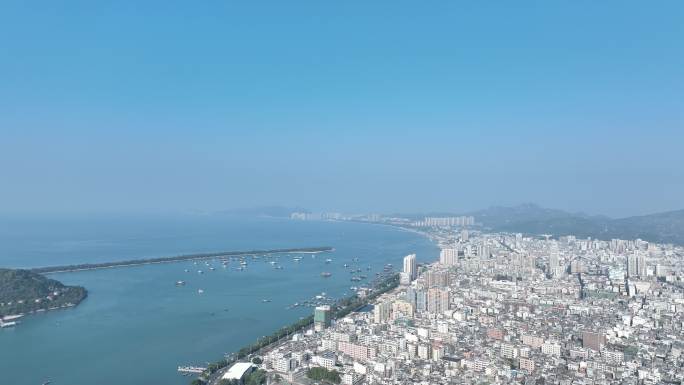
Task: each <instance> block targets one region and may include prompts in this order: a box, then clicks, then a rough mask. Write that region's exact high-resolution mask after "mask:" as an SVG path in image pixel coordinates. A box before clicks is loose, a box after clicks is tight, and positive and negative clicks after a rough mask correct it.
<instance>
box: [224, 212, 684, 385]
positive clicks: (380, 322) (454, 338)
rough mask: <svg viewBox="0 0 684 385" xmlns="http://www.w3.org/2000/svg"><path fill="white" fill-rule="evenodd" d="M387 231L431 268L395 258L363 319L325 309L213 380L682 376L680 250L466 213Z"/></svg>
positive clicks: (637, 380) (628, 379)
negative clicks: (405, 238)
mask: <svg viewBox="0 0 684 385" xmlns="http://www.w3.org/2000/svg"><path fill="white" fill-rule="evenodd" d="M325 217H328V218H329V217H330V216H329V215H326V216H325ZM293 218H295V219H320V217H318V216H316V217H313V218H311V217H306V216H304V215H301V214H295V215H293ZM337 219H343V218H340V217H338V218H337ZM366 219H367V220H370V221H377V220H378V219H379V218H378V217H375V216H371V217H369V218H366ZM383 221H384V222H387V220H383ZM392 221H394V222H395V223H394V224H395V225H402V226H409V227H413V228H415V229H416V231H421V232H423V233H424V234H425V235H426V236H428V237H430V238H431V239H432V240H433V241H435V242H436V243H438V244H439V246H440V248H441V253H440V257H439V261H435V262H432V263H425V264H422V265H419V264H417V263H416V255H408V256H405V257H404V258H403V265H402V269H401V272H400V285H399V286H398V287H397V288H395V289H393V290H391V291H389V292H387V293H385V294H383V295H381V296H380V297H378V298H377V299H375V300H373V301H372V305H373V306H372V309H371V308H370V307H367V308H364V309H363V310H362V311H358V312H353V313H350V314H348V315H346V316H345V317H342V318H338V319H332V316H331V309H330V307H329V306H320V307H317V308H316V309H315V310H314V323H313V326H312V327H311V328H309V329H306V330H304V331H302V332H299V333H295V334H293V335H292V336H291V338H289V339H288V340H287V341H286V342H280V343H278V344H275V345H274V346H272V347H269V348H268V349H265V350H264V352H262V354H261V355H260V356H257V355H254V356H252V362H256V363H258V365H257V364H252V363H249V362H247V363H238V364H235V365H236V366H234V367H233V368H231V369H230V370H228V371H227V372H226V373H225V374H224V375H223V377H219V378H222V379H223V381H224V382H225V381H240V380H241V379H242V380H244V379H245V378H246V377H244V376H247V375H248V374H249V373H250V372H251V371H252V370H254V369H256V368H257V367H258V369H259V371H261V372H262V373H269V374H270V376H267V378H268V379H269V381H270V382H272V383H292V384H311V383H313V382H315V381H317V380H321V381H325V382H333V383H342V384H345V385H361V384H367V385H373V384H383V385H384V384H387V385H389V384H426V385H427V384H450V383H453V384H477V383H497V384H503V383H513V382H515V383H524V384H542V383H550V384H635V385H636V384H662V383H681V381H682V380H683V379H684V369H682V367H683V365H684V356H682V351H683V350H684V343H683V342H682V341H684V335H683V331H682V325H683V324H682V322H683V321H684V319H683V316H682V311H683V310H684V290H683V287H682V282H681V276H682V271H681V264H680V263H679V261H681V258H682V257H684V248H682V247H679V246H674V245H672V244H656V243H652V242H646V241H643V240H640V239H636V240H621V239H612V240H608V241H603V240H594V239H578V238H576V237H574V236H563V237H558V238H557V239H554V238H552V237H551V236H548V235H546V236H524V235H523V234H519V233H518V234H507V233H486V232H482V231H479V230H473V229H469V227H468V226H469V225H472V224H474V218H472V217H452V218H430V217H428V218H425V219H423V220H422V221H417V222H415V221H414V222H407V221H404V220H401V221H398V222H397V221H396V220H390V222H392ZM398 262H402V261H401V259H399V258H398ZM364 295H366V292H365V291H364V292H359V296H364ZM321 373H323V374H321Z"/></svg>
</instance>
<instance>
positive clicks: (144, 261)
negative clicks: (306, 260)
mask: <svg viewBox="0 0 684 385" xmlns="http://www.w3.org/2000/svg"><path fill="white" fill-rule="evenodd" d="M333 250H334V249H333V248H332V247H330V246H321V247H302V248H293V249H272V250H247V251H220V252H214V253H200V254H185V255H176V256H173V257H158V258H141V259H130V260H125V261H114V262H101V263H82V264H78V265H61V266H46V267H35V268H32V269H30V270H31V271H33V272H34V273H39V274H50V273H65V272H74V271H84V270H96V269H109V268H114V267H131V266H140V265H150V264H155V263H172V262H181V261H192V260H201V259H213V258H230V257H244V256H266V255H271V254H287V253H302V254H317V253H324V252H328V251H333Z"/></svg>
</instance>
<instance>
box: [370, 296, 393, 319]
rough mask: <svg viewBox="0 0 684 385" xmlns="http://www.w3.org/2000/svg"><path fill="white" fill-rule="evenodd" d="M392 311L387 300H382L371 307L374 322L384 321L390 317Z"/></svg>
mask: <svg viewBox="0 0 684 385" xmlns="http://www.w3.org/2000/svg"><path fill="white" fill-rule="evenodd" d="M391 312H392V304H391V303H390V302H389V301H383V302H380V303H378V304H377V305H375V306H374V307H373V320H374V321H375V323H378V324H380V323H385V322H387V321H388V320H389V319H390V314H391Z"/></svg>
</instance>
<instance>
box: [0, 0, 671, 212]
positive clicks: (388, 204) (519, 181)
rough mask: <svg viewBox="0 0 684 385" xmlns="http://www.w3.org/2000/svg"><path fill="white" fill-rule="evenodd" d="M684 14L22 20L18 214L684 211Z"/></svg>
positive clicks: (632, 9) (17, 81)
mask: <svg viewBox="0 0 684 385" xmlns="http://www.w3.org/2000/svg"><path fill="white" fill-rule="evenodd" d="M682 11H684V4H682V3H681V2H675V1H665V2H661V3H659V4H658V6H657V7H656V6H652V5H645V4H643V3H640V2H635V1H606V2H600V3H596V2H581V3H577V2H562V3H560V2H554V3H538V2H516V3H515V5H512V4H510V5H509V4H499V5H498V6H497V7H489V6H488V5H487V4H480V3H467V4H457V3H452V2H448V3H440V4H431V5H426V4H420V6H418V5H416V4H414V3H410V2H377V3H372V4H369V3H367V2H344V3H339V4H332V3H317V2H300V3H287V4H285V3H272V4H254V3H248V4H238V3H230V2H216V1H208V2H203V3H201V4H200V3H192V4H186V5H179V4H169V3H166V2H165V3H161V2H160V3H155V2H150V3H144V4H141V3H139V2H116V3H110V4H98V5H95V4H93V3H89V2H75V6H73V7H68V6H64V5H63V4H56V3H55V4H52V3H44V4H41V5H40V7H38V6H32V4H31V3H26V2H21V1H9V2H7V3H6V4H4V7H3V12H2V15H0V21H1V22H0V35H1V36H4V38H0V39H2V46H3V49H4V52H3V60H0V83H1V84H3V86H2V87H0V181H2V182H1V183H2V188H0V213H5V214H7V213H14V214H32V215H33V214H46V213H49V214H60V213H67V214H74V213H76V214H78V213H80V214H87V213H94V212H97V213H101V212H110V213H120V212H126V213H129V212H131V213H134V212H189V211H195V210H196V211H200V212H201V211H219V210H225V209H231V208H241V207H258V206H268V205H281V206H287V207H303V208H306V209H309V210H313V211H321V210H326V211H336V210H337V211H343V212H379V213H396V212H456V213H461V212H467V211H471V210H477V209H482V208H486V207H489V206H495V205H498V206H511V205H517V204H520V203H524V202H534V203H536V204H539V205H540V206H543V207H548V208H555V209H562V210H567V211H572V212H577V211H581V212H585V213H588V214H592V215H607V216H610V217H627V216H632V215H643V214H651V213H657V212H663V211H670V210H678V209H683V208H684V204H683V201H682V196H684V167H682V164H684V151H682V148H683V147H684V146H683V145H684V129H683V124H682V123H684V119H683V115H682V112H683V111H684V54H683V53H682V52H684V50H682V40H681V38H680V37H681V36H683V35H684V24H682V23H681V15H682V14H683V13H682ZM606 20H609V21H610V22H609V23H606Z"/></svg>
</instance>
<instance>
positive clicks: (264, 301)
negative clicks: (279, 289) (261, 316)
mask: <svg viewBox="0 0 684 385" xmlns="http://www.w3.org/2000/svg"><path fill="white" fill-rule="evenodd" d="M261 302H263V303H267V302H271V300H270V299H262V300H261Z"/></svg>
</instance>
